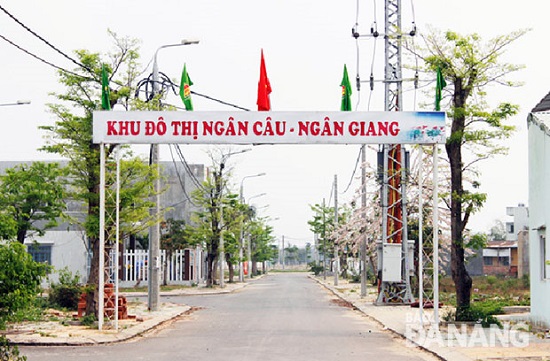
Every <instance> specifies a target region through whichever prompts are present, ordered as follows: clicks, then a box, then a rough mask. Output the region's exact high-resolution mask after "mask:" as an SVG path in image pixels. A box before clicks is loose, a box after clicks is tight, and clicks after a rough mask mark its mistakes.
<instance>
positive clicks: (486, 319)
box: [455, 306, 502, 327]
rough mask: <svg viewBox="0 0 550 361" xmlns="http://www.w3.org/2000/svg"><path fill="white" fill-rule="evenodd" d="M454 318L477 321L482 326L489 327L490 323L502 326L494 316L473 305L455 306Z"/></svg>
mask: <svg viewBox="0 0 550 361" xmlns="http://www.w3.org/2000/svg"><path fill="white" fill-rule="evenodd" d="M455 320H456V321H467V322H477V323H480V324H481V326H483V327H489V326H490V325H497V326H498V327H502V323H501V322H500V321H499V320H498V319H497V318H496V317H495V316H493V315H492V314H489V313H487V312H486V311H484V310H482V309H480V308H477V307H474V306H470V307H459V308H457V310H456V314H455Z"/></svg>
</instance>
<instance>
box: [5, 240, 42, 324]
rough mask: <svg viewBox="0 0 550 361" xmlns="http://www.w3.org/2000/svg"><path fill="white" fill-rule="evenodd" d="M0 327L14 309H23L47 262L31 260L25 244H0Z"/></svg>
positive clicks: (36, 289)
mask: <svg viewBox="0 0 550 361" xmlns="http://www.w3.org/2000/svg"><path fill="white" fill-rule="evenodd" d="M0 264H1V265H2V267H0V328H3V327H4V325H5V322H6V321H7V320H9V317H10V316H11V315H13V314H14V313H15V312H16V311H18V310H21V309H25V308H27V307H28V306H30V305H31V303H32V301H34V299H35V298H36V297H37V295H38V293H39V292H40V281H41V279H42V277H44V276H46V272H47V270H48V268H49V267H48V265H46V264H43V263H38V262H35V261H33V259H32V257H31V255H30V254H28V253H27V250H26V248H25V246H24V245H22V244H21V243H18V242H4V243H0Z"/></svg>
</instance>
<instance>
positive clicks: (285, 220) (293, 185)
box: [0, 0, 550, 246]
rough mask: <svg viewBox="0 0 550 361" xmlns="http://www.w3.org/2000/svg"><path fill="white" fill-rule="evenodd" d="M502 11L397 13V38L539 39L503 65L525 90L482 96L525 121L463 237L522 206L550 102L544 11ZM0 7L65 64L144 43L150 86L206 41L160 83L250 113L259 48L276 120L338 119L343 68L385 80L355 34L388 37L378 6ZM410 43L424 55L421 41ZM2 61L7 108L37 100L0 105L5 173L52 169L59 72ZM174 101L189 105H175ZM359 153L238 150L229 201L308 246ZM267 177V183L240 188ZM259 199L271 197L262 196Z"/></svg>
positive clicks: (412, 102)
mask: <svg viewBox="0 0 550 361" xmlns="http://www.w3.org/2000/svg"><path fill="white" fill-rule="evenodd" d="M443 3H444V6H443V5H442V4H443ZM502 4H503V2H502V1H498V0H484V1H473V0H462V1H449V2H442V1H437V0H412V1H406V0H402V1H401V8H402V25H403V27H404V28H408V27H411V28H412V24H413V23H414V24H416V27H417V32H418V33H419V34H422V33H426V32H427V30H428V27H433V28H435V29H440V30H453V31H456V32H459V33H461V34H470V33H474V32H475V33H478V34H479V35H481V36H482V37H483V38H486V39H489V38H491V37H494V36H496V35H501V34H506V33H509V32H511V31H514V30H519V29H524V28H529V29H531V30H530V31H529V32H528V33H527V34H526V35H525V36H524V37H522V38H520V39H519V40H518V41H516V42H515V43H513V44H512V45H511V46H510V47H509V48H508V51H507V53H506V54H505V55H504V56H503V60H504V61H507V62H511V63H514V64H523V65H525V69H523V70H521V71H520V72H518V73H517V74H515V75H514V76H513V79H514V80H519V81H522V82H523V83H524V85H523V86H522V87H521V88H514V89H503V88H499V87H492V88H490V89H488V94H489V102H490V104H492V105H495V104H497V103H498V102H501V101H509V102H513V103H516V104H518V105H519V106H520V112H519V114H518V115H517V116H514V117H513V118H512V119H510V124H513V125H515V126H516V127H517V132H516V133H515V135H514V136H513V137H512V138H511V139H509V140H508V141H507V144H508V145H509V147H510V150H509V154H508V155H507V156H501V157H499V158H496V159H492V160H489V161H485V162H484V163H483V166H482V170H483V171H482V176H481V178H480V182H481V190H482V191H485V192H487V193H488V199H487V203H486V205H485V207H484V209H483V210H482V211H481V212H479V213H477V214H475V215H474V217H473V218H472V219H471V221H470V224H469V226H470V228H471V229H473V230H474V231H479V232H487V231H488V230H489V229H490V228H491V227H492V226H493V225H494V223H495V221H496V220H501V221H504V222H505V221H507V220H508V219H507V216H506V207H509V206H516V205H518V204H519V203H524V204H525V205H528V204H527V201H528V179H527V165H528V159H527V131H526V130H527V121H526V119H527V115H528V113H529V111H530V109H532V108H533V107H534V106H535V105H536V104H537V103H538V102H539V100H540V99H542V98H543V97H544V96H545V95H546V94H547V93H548V92H549V90H550V74H549V71H548V69H549V65H548V63H547V62H546V61H545V58H547V57H546V55H547V54H546V53H545V51H546V44H547V41H548V34H550V22H549V21H548V19H547V15H546V14H548V13H549V10H550V3H548V4H547V3H546V2H544V1H534V0H525V1H523V2H521V3H510V4H507V6H502ZM512 4H513V5H512ZM0 5H1V6H2V7H4V8H5V9H6V10H8V11H9V12H10V13H11V14H12V15H14V16H15V17H16V18H17V19H19V20H20V21H21V22H22V23H24V24H25V25H26V26H27V27H28V28H30V29H31V30H33V31H34V32H35V33H37V34H39V35H40V36H41V37H43V38H44V39H45V40H47V41H48V42H49V43H50V44H52V45H54V46H55V47H56V48H58V49H60V50H62V51H63V52H65V53H66V54H69V55H71V56H72V55H73V54H74V53H73V52H74V50H77V49H87V50H90V51H93V52H99V53H102V54H105V53H107V52H108V51H110V50H112V49H113V43H112V39H111V38H110V37H109V35H108V30H111V31H114V32H115V33H117V34H118V35H119V36H123V37H130V38H135V39H138V40H139V41H140V54H141V63H142V65H143V69H144V77H145V75H147V74H149V73H150V72H151V70H152V69H151V64H150V61H151V60H152V58H153V55H154V53H155V51H156V50H157V49H158V48H159V47H160V46H162V45H167V44H175V43H179V42H180V41H181V40H182V39H198V40H200V43H199V44H197V45H188V46H181V47H174V48H168V49H162V50H160V51H159V53H158V58H157V59H158V66H159V70H160V71H161V72H163V73H165V74H167V75H168V76H169V77H170V78H172V79H174V80H176V81H179V77H180V75H181V71H182V68H183V64H184V63H186V66H187V71H188V72H189V74H190V77H191V79H192V80H193V83H194V85H193V87H192V90H194V91H196V92H198V93H201V94H206V95H208V96H211V97H213V98H216V99H220V100H223V101H225V102H228V103H232V104H235V105H238V106H241V107H244V108H248V109H251V110H256V95H257V83H258V78H259V68H260V52H261V50H262V49H263V51H264V56H265V62H266V69H267V75H268V77H269V80H270V82H271V86H272V89H273V92H272V93H271V105H272V110H285V111H311V110H321V111H331V110H339V107H340V99H341V98H340V97H341V90H340V86H339V84H340V81H341V79H342V71H343V66H344V64H346V65H347V67H348V71H349V75H350V79H352V82H353V79H354V78H355V76H356V74H357V73H359V75H360V77H361V79H362V80H367V79H368V77H369V74H370V72H371V69H373V74H374V76H375V78H377V79H382V78H383V71H384V67H383V62H384V46H383V40H382V39H379V41H377V42H375V41H374V40H373V39H372V38H368V37H367V38H361V39H360V40H359V41H358V42H356V41H355V39H353V37H352V36H351V29H352V27H353V26H354V25H355V24H356V23H357V24H358V30H359V33H361V34H367V33H368V32H369V29H370V27H371V24H373V23H375V24H376V25H377V27H378V30H379V31H380V32H383V31H384V29H383V27H384V1H382V0H368V1H359V2H357V1H352V0H342V1H333V0H315V1H312V0H309V1H308V0H261V1H259V0H233V1H214V0H201V1H188V0H162V1H158V2H155V3H154V4H153V3H152V2H150V1H143V0H131V1H130V0H116V1H112V0H77V1H75V0H48V1H43V0H1V1H0ZM0 35H2V36H3V37H5V38H7V39H9V40H11V41H13V42H15V43H16V44H17V45H19V46H20V47H22V48H25V49H26V50H28V51H30V52H32V53H34V54H35V55H38V56H39V57H41V58H43V59H45V60H47V61H48V62H50V63H52V64H55V65H57V66H60V67H63V68H65V69H73V68H74V64H73V63H71V62H70V61H69V60H68V59H66V58H65V57H63V56H62V55H60V54H59V53H57V52H55V51H54V50H53V49H52V48H50V47H48V46H47V45H46V44H45V43H44V42H42V41H40V40H39V39H37V38H36V37H34V36H33V35H32V34H30V33H29V32H28V31H27V30H26V29H24V28H23V27H21V26H20V25H18V24H17V23H16V22H14V21H13V20H12V19H11V18H10V17H8V16H7V15H6V14H5V13H3V12H0ZM415 41H418V42H420V41H421V39H420V37H417V38H416V40H415ZM0 54H1V56H0V69H2V75H3V76H2V85H3V86H1V87H0V104H6V103H12V102H14V101H17V100H30V101H31V104H29V105H21V106H0V124H1V126H2V127H3V131H1V132H0V160H45V159H52V155H49V154H47V153H44V152H39V151H38V150H37V149H38V148H39V147H41V146H42V145H44V139H43V136H44V134H45V133H44V132H42V131H40V130H39V129H38V126H40V125H51V124H53V122H54V121H55V119H54V118H53V115H52V114H50V113H49V112H48V111H47V106H46V104H47V103H51V102H53V101H54V98H53V97H52V96H51V95H50V94H51V93H52V92H56V91H61V90H62V88H61V87H60V85H59V84H58V82H57V75H56V74H57V73H56V70H55V69H54V68H53V67H51V66H50V65H47V64H44V63H42V62H40V61H38V60H36V59H35V58H33V57H31V56H29V55H28V54H25V53H24V52H22V51H21V50H18V49H16V48H15V47H13V46H12V45H10V44H8V43H7V42H5V41H4V40H2V39H0ZM424 80H430V79H424ZM403 89H404V90H405V92H404V94H403V98H404V99H403V101H404V104H405V106H404V110H410V111H412V110H419V106H420V105H419V102H420V100H423V101H424V102H426V101H431V100H430V98H425V95H424V94H422V93H421V92H414V91H413V90H412V84H410V83H404V84H403ZM353 91H354V92H353V94H352V102H353V103H354V104H355V106H354V110H360V111H378V110H384V101H383V99H384V98H383V96H384V87H383V84H382V83H379V82H377V83H376V84H375V89H374V91H373V92H370V91H369V88H368V84H367V83H363V84H362V88H361V91H360V92H358V91H357V90H356V89H355V88H354V90H353ZM423 97H424V98H423ZM167 101H168V102H169V103H173V104H178V105H181V101H179V99H178V98H176V97H172V98H168V99H167ZM193 103H194V108H195V110H233V108H231V107H228V106H226V105H222V104H219V103H216V102H213V101H211V100H207V99H204V98H200V97H197V96H195V97H194V98H193ZM181 147H182V150H183V152H184V154H185V156H186V158H187V160H188V161H189V162H190V163H203V164H206V165H209V164H210V160H209V158H208V155H207V150H208V148H209V147H208V146H196V145H193V146H191V145H182V146H181ZM359 147H360V146H358V145H273V146H272V145H263V146H254V147H247V146H232V147H231V150H232V151H238V150H242V149H245V148H251V151H248V152H246V153H242V154H238V155H234V156H231V157H230V159H229V161H228V165H229V168H230V169H231V171H232V184H233V185H234V187H233V189H234V190H235V191H238V190H239V186H240V184H241V183H242V184H243V186H244V187H243V189H244V197H245V200H248V199H250V203H251V204H253V205H254V206H256V207H257V208H258V209H259V213H260V215H261V216H263V217H268V218H269V219H270V220H271V221H270V224H271V225H272V226H273V228H274V233H275V235H276V237H277V239H278V240H280V239H281V238H282V237H283V236H284V237H285V242H289V243H290V244H296V245H299V246H300V245H304V244H305V243H306V242H311V243H313V234H312V233H311V231H310V230H309V226H308V225H307V221H308V220H310V219H311V218H312V217H313V213H312V211H311V209H310V205H312V204H316V203H322V202H323V199H325V201H326V202H327V203H329V201H332V200H333V199H334V198H333V195H332V192H331V191H332V184H333V181H334V177H335V175H336V176H337V179H338V199H339V202H346V201H349V200H350V199H351V198H352V197H353V196H354V192H355V190H356V189H357V187H358V186H359V184H360V182H359V180H358V179H356V177H353V174H354V169H355V167H356V161H357V157H358V154H359ZM135 149H136V152H138V153H140V152H143V153H144V154H145V152H146V151H147V148H146V147H145V146H137V147H136V148H135ZM368 156H369V157H374V154H373V153H372V154H369V155H368ZM160 157H161V159H162V160H171V158H170V152H169V150H168V147H167V146H166V145H162V146H161V147H160ZM369 159H370V158H369ZM259 173H266V175H265V176H261V177H252V178H246V179H245V180H244V181H243V179H244V177H248V176H250V175H255V174H259ZM358 174H360V171H359V170H357V172H356V173H355V175H356V176H357V175H358ZM348 185H349V187H348ZM346 189H348V190H347V191H345V190H346ZM344 191H345V192H344ZM262 193H265V195H263V196H259V195H260V194H262ZM256 196H258V197H256Z"/></svg>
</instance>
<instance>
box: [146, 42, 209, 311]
mask: <svg viewBox="0 0 550 361" xmlns="http://www.w3.org/2000/svg"><path fill="white" fill-rule="evenodd" d="M198 43H199V41H198V40H186V39H184V40H182V41H181V42H180V43H179V44H168V45H162V46H160V47H159V48H158V49H157V50H156V51H155V55H154V57H153V97H154V96H155V95H157V94H158V92H159V87H158V82H159V70H158V62H157V55H158V52H159V51H160V49H164V48H170V47H175V46H183V45H191V44H198ZM159 110H160V103H159ZM150 163H151V165H152V166H154V167H155V169H156V171H157V179H156V181H155V189H154V192H155V194H156V195H155V207H154V208H151V210H150V214H151V216H152V218H153V219H154V220H158V219H159V218H160V177H159V176H158V175H159V174H160V167H159V145H158V144H151V156H150ZM148 265H149V269H148V271H149V275H148V280H147V284H148V309H149V311H156V310H157V309H158V304H159V302H160V224H159V222H154V224H153V225H152V226H151V227H149V260H148Z"/></svg>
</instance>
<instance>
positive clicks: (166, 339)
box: [20, 273, 433, 361]
mask: <svg viewBox="0 0 550 361" xmlns="http://www.w3.org/2000/svg"><path fill="white" fill-rule="evenodd" d="M170 301H171V302H176V301H177V302H183V303H186V304H188V305H190V306H193V307H197V308H199V309H197V310H196V311H195V312H193V313H192V314H191V315H189V316H186V317H184V318H182V319H180V320H178V321H176V322H173V323H171V324H170V325H168V326H167V327H164V328H163V329H162V330H160V331H156V332H155V333H154V334H151V335H148V336H147V337H145V338H141V339H138V340H134V341H131V342H127V343H122V344H115V345H108V346H94V347H21V348H20V349H21V351H22V353H23V354H24V355H27V356H28V360H30V361H32V360H43V361H49V360H55V361H59V360H77V359H78V360H94V361H99V360H156V361H164V360H170V361H172V360H208V361H222V360H223V361H228V360H239V361H248V360H251V361H253V360H262V361H270V360H277V361H280V360H285V361H294V360H300V361H304V360H314V361H323V360H331V361H334V360H346V361H353V360H361V361H364V360H376V359H379V360H382V359H383V360H384V361H390V360H399V361H402V360H403V359H407V360H433V357H432V356H431V355H428V354H426V353H424V352H422V351H420V350H416V349H412V348H408V347H406V345H405V343H404V341H402V340H400V339H398V338H396V337H395V336H393V335H391V334H390V333H389V332H387V331H383V330H381V329H380V327H379V326H378V325H377V324H376V323H373V322H371V321H370V320H369V319H368V318H366V317H364V316H362V315H361V314H359V313H358V312H357V311H353V310H352V309H350V308H349V307H345V305H342V304H341V302H338V299H337V298H336V297H335V296H334V295H332V294H331V293H329V292H328V291H327V290H325V289H324V288H323V287H322V286H320V285H318V284H317V283H316V282H315V281H314V280H311V279H309V278H308V277H307V275H306V274H303V273H285V274H273V275H269V276H267V277H265V278H262V279H259V280H257V281H254V282H252V283H251V284H250V285H248V287H246V288H244V289H243V290H241V291H238V292H236V293H232V294H226V295H210V296H186V297H177V298H176V297H173V298H171V299H170Z"/></svg>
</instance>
